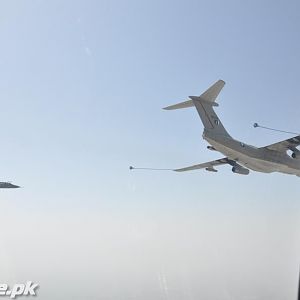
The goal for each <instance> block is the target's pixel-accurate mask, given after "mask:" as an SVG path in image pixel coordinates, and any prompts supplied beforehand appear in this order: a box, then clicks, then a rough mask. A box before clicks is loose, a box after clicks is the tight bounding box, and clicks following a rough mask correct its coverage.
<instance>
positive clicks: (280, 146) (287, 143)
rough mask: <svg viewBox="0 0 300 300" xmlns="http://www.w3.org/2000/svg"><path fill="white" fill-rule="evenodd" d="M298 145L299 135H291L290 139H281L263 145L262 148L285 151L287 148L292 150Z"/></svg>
mask: <svg viewBox="0 0 300 300" xmlns="http://www.w3.org/2000/svg"><path fill="white" fill-rule="evenodd" d="M299 145H300V135H297V136H295V137H292V138H290V139H287V140H284V141H281V142H279V143H275V144H272V145H269V146H265V147H263V148H266V149H269V150H274V151H279V152H286V151H287V150H294V149H296V147H298V146H299Z"/></svg>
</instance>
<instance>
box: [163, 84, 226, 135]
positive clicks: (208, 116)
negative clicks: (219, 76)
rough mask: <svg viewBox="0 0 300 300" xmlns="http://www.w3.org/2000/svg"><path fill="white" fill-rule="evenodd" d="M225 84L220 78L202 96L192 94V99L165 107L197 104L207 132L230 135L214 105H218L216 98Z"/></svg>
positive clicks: (174, 107)
mask: <svg viewBox="0 0 300 300" xmlns="http://www.w3.org/2000/svg"><path fill="white" fill-rule="evenodd" d="M224 85H225V82H224V81H223V80H218V81H217V82H216V83H214V84H213V85H212V86H211V87H210V88H209V89H208V90H206V91H205V92H204V93H203V94H201V95H200V96H190V97H189V98H190V99H191V100H188V101H185V102H181V103H178V104H175V105H171V106H167V107H165V108H164V109H166V110H174V109H181V108H186V107H192V106H195V107H196V109H197V111H198V114H199V116H200V118H201V120H202V123H203V125H204V128H205V131H206V132H211V133H214V134H216V135H222V136H227V137H230V135H229V134H228V132H227V131H226V129H225V128H224V126H223V124H222V123H221V121H220V119H219V118H218V116H217V114H216V113H215V111H214V109H213V106H218V103H216V99H217V97H218V95H219V93H220V92H221V90H222V88H223V87H224Z"/></svg>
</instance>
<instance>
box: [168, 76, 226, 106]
mask: <svg viewBox="0 0 300 300" xmlns="http://www.w3.org/2000/svg"><path fill="white" fill-rule="evenodd" d="M224 85H225V82H224V81H223V80H218V81H217V82H216V83H214V84H213V85H212V86H211V87H210V88H209V89H208V90H206V91H205V92H204V93H203V94H201V95H200V96H199V97H195V96H190V98H191V99H192V100H187V101H184V102H181V103H177V104H174V105H170V106H167V107H165V108H164V109H166V110H173V109H181V108H187V107H192V106H194V102H193V100H198V101H204V102H206V103H210V104H211V105H212V106H218V104H217V103H216V102H215V100H216V98H217V97H218V95H219V93H220V91H221V90H222V88H223V87H224Z"/></svg>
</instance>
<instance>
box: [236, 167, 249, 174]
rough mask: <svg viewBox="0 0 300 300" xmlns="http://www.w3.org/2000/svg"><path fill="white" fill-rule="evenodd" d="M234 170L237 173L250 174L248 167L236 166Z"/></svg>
mask: <svg viewBox="0 0 300 300" xmlns="http://www.w3.org/2000/svg"><path fill="white" fill-rule="evenodd" d="M232 172H233V173H237V174H241V175H248V174H249V172H250V171H249V170H248V169H246V168H243V167H241V166H234V167H233V168H232Z"/></svg>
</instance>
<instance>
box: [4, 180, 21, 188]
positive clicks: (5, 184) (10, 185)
mask: <svg viewBox="0 0 300 300" xmlns="http://www.w3.org/2000/svg"><path fill="white" fill-rule="evenodd" d="M18 188H20V186H18V185H15V184H12V183H11V182H0V189H18Z"/></svg>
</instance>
